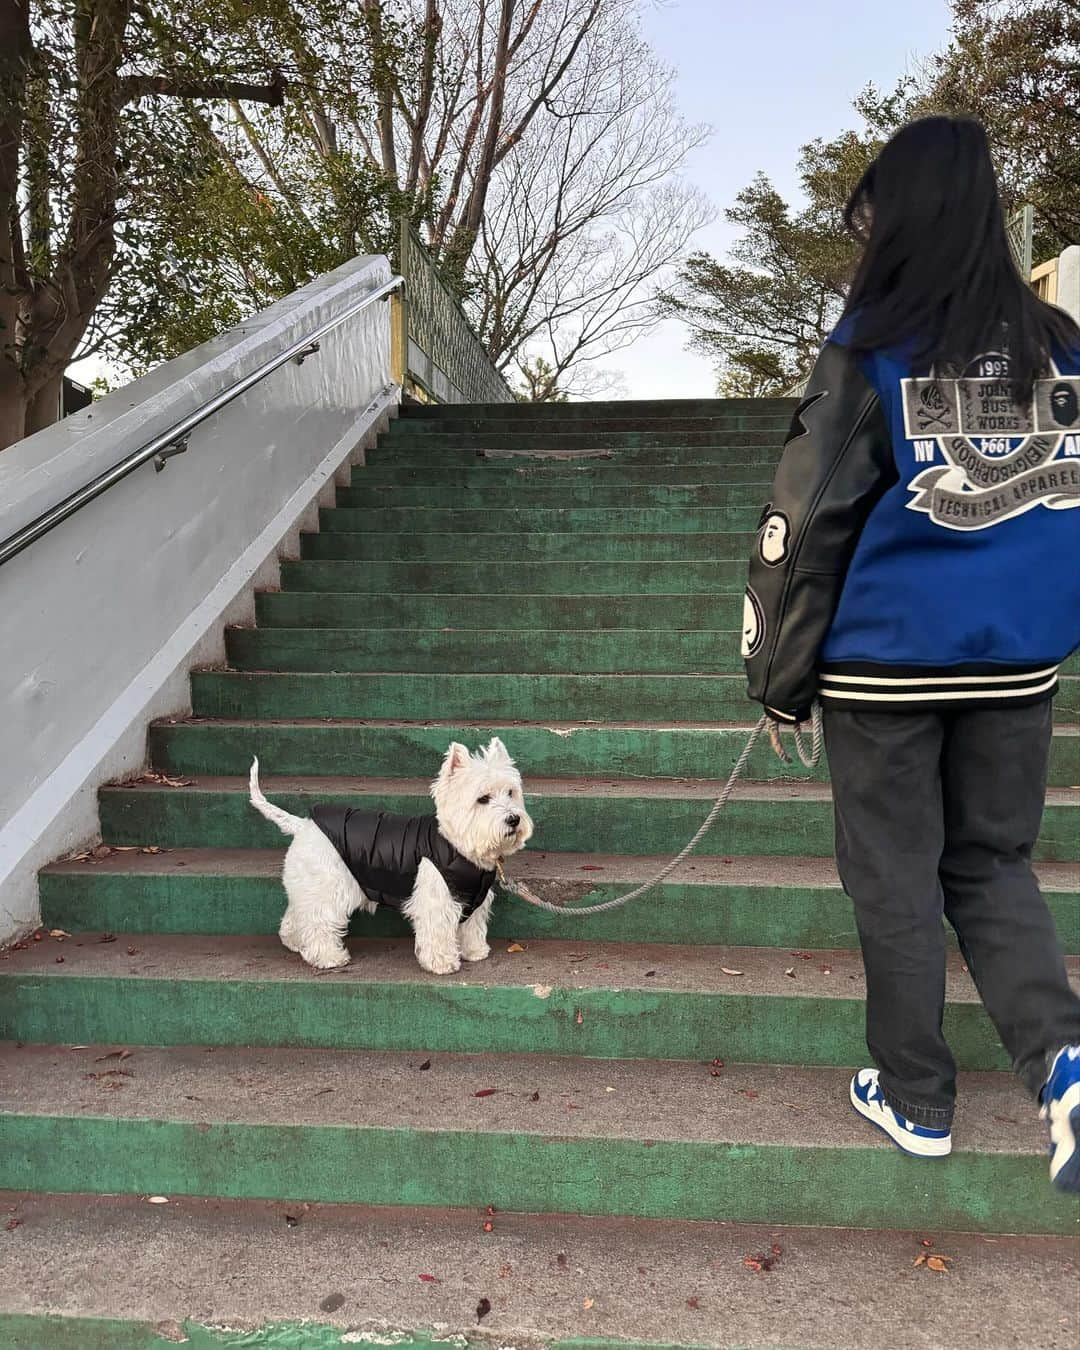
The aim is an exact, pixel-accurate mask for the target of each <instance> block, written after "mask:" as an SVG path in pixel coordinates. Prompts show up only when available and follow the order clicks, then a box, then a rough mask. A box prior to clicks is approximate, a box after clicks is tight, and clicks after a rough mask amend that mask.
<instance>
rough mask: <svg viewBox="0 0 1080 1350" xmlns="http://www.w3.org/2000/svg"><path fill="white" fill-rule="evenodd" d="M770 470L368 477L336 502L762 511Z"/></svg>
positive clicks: (397, 505) (369, 505)
mask: <svg viewBox="0 0 1080 1350" xmlns="http://www.w3.org/2000/svg"><path fill="white" fill-rule="evenodd" d="M771 480H772V475H771V474H770V473H767V472H763V473H762V475H761V477H760V479H759V481H757V482H750V483H730V484H728V483H711V482H701V481H700V480H698V481H694V482H689V483H686V482H683V483H657V484H645V485H644V486H642V485H639V484H633V483H612V484H610V485H608V484H604V483H591V482H584V483H582V482H578V481H577V480H572V481H570V482H566V483H564V482H561V481H558V480H553V481H552V482H550V483H544V482H531V481H530V482H526V483H517V482H514V483H512V484H511V483H510V482H509V481H507V480H506V479H505V477H503V476H498V477H492V478H489V479H488V480H487V481H486V482H484V483H481V484H478V485H477V486H476V487H473V488H470V489H469V491H468V492H467V493H459V492H458V490H457V489H456V488H454V487H443V486H441V485H440V484H438V483H431V484H414V485H410V484H405V485H401V484H397V483H364V484H363V485H357V486H356V487H344V488H338V492H337V505H338V506H352V507H359V508H364V507H367V508H375V509H377V510H387V509H395V508H396V509H398V510H401V509H402V508H406V507H408V508H423V507H428V508H432V507H435V508H438V507H452V506H454V505H455V504H456V503H457V502H459V501H460V502H461V504H462V505H463V506H467V507H468V509H470V510H473V511H475V510H477V509H485V508H491V509H507V508H515V509H518V510H527V509H529V508H533V509H544V508H553V507H557V508H559V509H561V510H572V509H573V508H574V507H579V508H590V509H594V510H595V509H597V508H603V507H609V508H614V509H617V510H622V509H623V508H624V507H626V508H635V509H639V510H648V509H649V508H656V509H658V510H668V511H681V510H683V509H685V508H686V507H697V508H699V509H701V508H710V507H712V508H728V509H734V510H742V511H753V510H754V509H755V507H756V509H757V512H758V514H760V512H761V504H762V502H763V501H764V500H765V498H766V496H767V495H768V492H769V485H770V483H771Z"/></svg>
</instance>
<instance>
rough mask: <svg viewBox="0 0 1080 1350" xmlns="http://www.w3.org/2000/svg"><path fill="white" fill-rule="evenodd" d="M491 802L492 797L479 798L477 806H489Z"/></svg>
mask: <svg viewBox="0 0 1080 1350" xmlns="http://www.w3.org/2000/svg"><path fill="white" fill-rule="evenodd" d="M489 801H491V798H490V797H477V799H476V804H477V806H487V804H488V802H489Z"/></svg>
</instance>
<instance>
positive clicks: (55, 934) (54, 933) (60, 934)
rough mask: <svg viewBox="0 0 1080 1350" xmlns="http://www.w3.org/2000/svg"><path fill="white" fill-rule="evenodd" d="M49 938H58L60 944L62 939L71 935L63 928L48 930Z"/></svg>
mask: <svg viewBox="0 0 1080 1350" xmlns="http://www.w3.org/2000/svg"><path fill="white" fill-rule="evenodd" d="M49 936H50V937H51V938H59V939H60V941H61V942H62V941H63V940H64V938H67V937H70V936H71V934H70V933H69V932H68V931H67V929H65V928H50V929H49Z"/></svg>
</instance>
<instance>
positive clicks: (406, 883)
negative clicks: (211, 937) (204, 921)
mask: <svg viewBox="0 0 1080 1350" xmlns="http://www.w3.org/2000/svg"><path fill="white" fill-rule="evenodd" d="M431 795H432V797H433V798H434V800H435V815H434V816H395V815H390V814H389V813H387V812H385V811H378V810H352V809H351V808H348V807H339V806H331V805H318V806H315V807H314V808H313V809H312V812H311V817H310V818H309V819H305V818H304V817H303V816H294V815H291V814H290V813H289V812H288V811H283V810H282V809H281V808H280V807H278V806H274V805H273V803H272V802H268V801H267V800H266V798H265V797H264V796H263V794H262V791H261V790H260V788H259V761H258V760H257V759H256V760H254V761H253V762H252V765H251V803H252V805H253V806H254V807H255V809H256V810H257V811H260V812H261V813H262V814H263V815H264V816H265V817H266V818H267V820H270V821H273V823H274V824H275V825H276V826H277V827H278V829H279V830H281V832H282V833H283V834H288V835H291V836H292V843H291V844H290V845H289V848H288V851H287V852H286V854H285V864H284V867H283V869H282V881H283V882H284V884H285V894H286V895H287V897H288V905H287V906H286V909H285V914H284V916H283V917H282V920H281V927H280V928H279V930H278V933H279V936H280V938H281V940H282V942H283V943H284V944H285V946H286V947H288V948H289V950H290V951H293V952H299V953H300V955H301V956H302V957H303V958H304V960H305V961H306V962H307V963H308V965H310V966H314V967H315V968H316V969H317V970H333V969H336V968H337V967H339V966H345V965H348V963H349V951H348V948H347V947H346V946H345V943H344V937H345V933H346V931H347V930H348V927H349V918H350V916H351V915H352V914H353V913H354V911H356V910H358V909H363V910H365V911H366V912H367V913H369V914H373V913H374V912H375V909H376V907H377V906H378V905H380V904H386V905H391V906H393V908H395V909H400V911H401V912H402V914H404V916H405V917H406V919H408V921H409V923H410V924H412V928H413V934H414V937H415V945H416V959H417V961H419V963H420V965H421V966H423V968H424V969H425V970H428V971H431V973H432V974H433V975H448V974H450V973H451V972H453V971H455V970H459V969H460V968H461V963H462V961H483V960H484V959H485V957H487V956H490V955H491V948H490V947H489V946H488V944H487V927H488V918H489V916H490V914H491V905H492V901H493V900H494V898H495V896H494V891H493V890H492V885H493V884H494V881H495V876H496V872H497V869H498V866H499V863H500V861H501V860H502V859H503V858H504V857H506V856H507V855H508V854H510V853H516V852H517V851H518V850H519V849H521V848H524V847H525V844H526V842H527V841H528V839H529V838H530V836H531V835H532V830H533V825H532V821H531V820H530V819H529V816H528V814H527V812H526V810H525V803H524V800H523V798H522V791H521V776H520V774H519V773H518V771H517V769H516V768H515V767H514V761H513V760H512V759H511V758H510V756H509V754H508V753H507V750H506V746H504V745H503V743H502V741H500V740H499V739H498V737H495V738H494V739H493V740H492V741H491V743H490V744H489V745H487V746H485V747H484V749H482V750H481V751H479V752H478V753H477V754H476V755H470V754H469V752H468V750H467V749H466V748H465V746H463V745H458V744H457V743H456V742H455V743H454V744H453V745H451V747H450V749H449V750H448V751H447V752H446V758H445V759H444V760H443V765H442V768H441V769H440V770H439V776H438V778H436V779H435V781H434V783H432V785H431Z"/></svg>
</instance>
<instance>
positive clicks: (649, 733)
mask: <svg viewBox="0 0 1080 1350" xmlns="http://www.w3.org/2000/svg"><path fill="white" fill-rule="evenodd" d="M749 733H750V725H749V723H738V724H727V725H725V724H715V723H713V724H702V723H697V724H693V723H672V722H666V723H665V722H654V723H640V724H638V725H634V724H632V723H626V724H622V725H608V726H602V725H599V724H597V723H594V722H559V723H552V724H550V725H548V726H542V725H536V724H529V723H521V722H499V723H492V722H445V721H441V722H428V723H415V722H404V721H396V720H394V721H388V720H383V721H370V722H355V721H349V720H345V719H337V720H333V721H329V722H327V721H315V720H314V719H293V720H290V721H289V722H284V723H281V722H277V723H270V724H268V723H266V722H259V721H255V720H250V719H248V720H241V719H228V720H222V721H201V720H187V719H180V720H177V719H170V720H168V721H161V722H156V723H154V724H153V726H151V728H150V758H151V762H152V764H153V765H154V767H155V768H160V769H164V770H165V771H166V772H167V773H170V774H173V775H179V776H181V777H183V776H184V775H188V774H203V773H213V774H226V775H228V774H242V773H246V772H247V769H248V767H249V766H250V764H251V757H252V755H253V754H258V756H259V758H260V759H261V761H262V763H263V766H264V768H265V769H266V771H267V772H272V773H284V774H327V773H329V774H339V773H352V774H360V773H363V772H365V771H367V770H370V771H372V772H378V771H379V770H380V769H382V768H383V767H385V766H386V765H387V764H392V765H393V766H394V768H395V769H396V770H397V772H398V773H402V774H408V775H413V774H416V775H422V774H424V773H428V772H432V771H433V769H434V767H435V766H436V765H437V764H438V763H439V761H440V758H441V756H442V754H443V753H444V752H445V750H446V747H447V746H448V745H449V744H450V742H451V741H464V742H465V743H466V744H467V745H469V746H472V747H475V746H477V745H479V744H480V743H481V742H483V741H486V740H488V739H490V738H491V737H492V736H499V737H501V738H502V739H503V740H504V741H505V742H506V744H507V745H508V746H509V748H510V751H511V753H512V754H513V755H514V757H515V759H516V760H517V761H518V763H519V764H520V765H521V766H522V769H523V770H524V772H525V773H526V775H537V774H539V775H541V776H543V777H558V776H561V775H584V774H590V773H592V774H616V775H619V776H621V777H626V778H641V779H646V778H718V777H720V776H722V775H723V774H725V773H727V772H729V771H730V770H731V768H732V767H733V766H734V764H735V761H736V759H737V758H738V756H739V754H740V752H741V751H742V748H743V746H744V744H745V742H746V738H747V736H748V735H749ZM809 772H810V771H809V770H804V769H803V768H802V767H801V765H794V766H791V765H784V764H782V763H781V762H780V761H779V760H778V759H777V758H776V756H775V755H774V754H773V752H772V750H771V748H770V747H769V745H768V743H767V742H766V741H764V740H759V742H758V745H757V746H756V747H755V749H754V752H753V755H752V757H751V761H750V764H749V766H748V769H747V777H748V778H749V779H751V780H764V779H774V778H787V779H795V780H801V779H804V778H806V777H807V776H808V774H809ZM814 776H815V777H817V778H824V777H825V776H826V765H825V763H824V762H822V763H821V764H820V765H819V766H818V769H817V770H816V771H815V773H814ZM1050 781H1051V784H1052V785H1053V786H1057V787H1069V786H1071V785H1072V784H1074V783H1080V726H1076V725H1059V726H1057V727H1055V730H1054V739H1053V743H1052V746H1051V760H1050Z"/></svg>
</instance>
